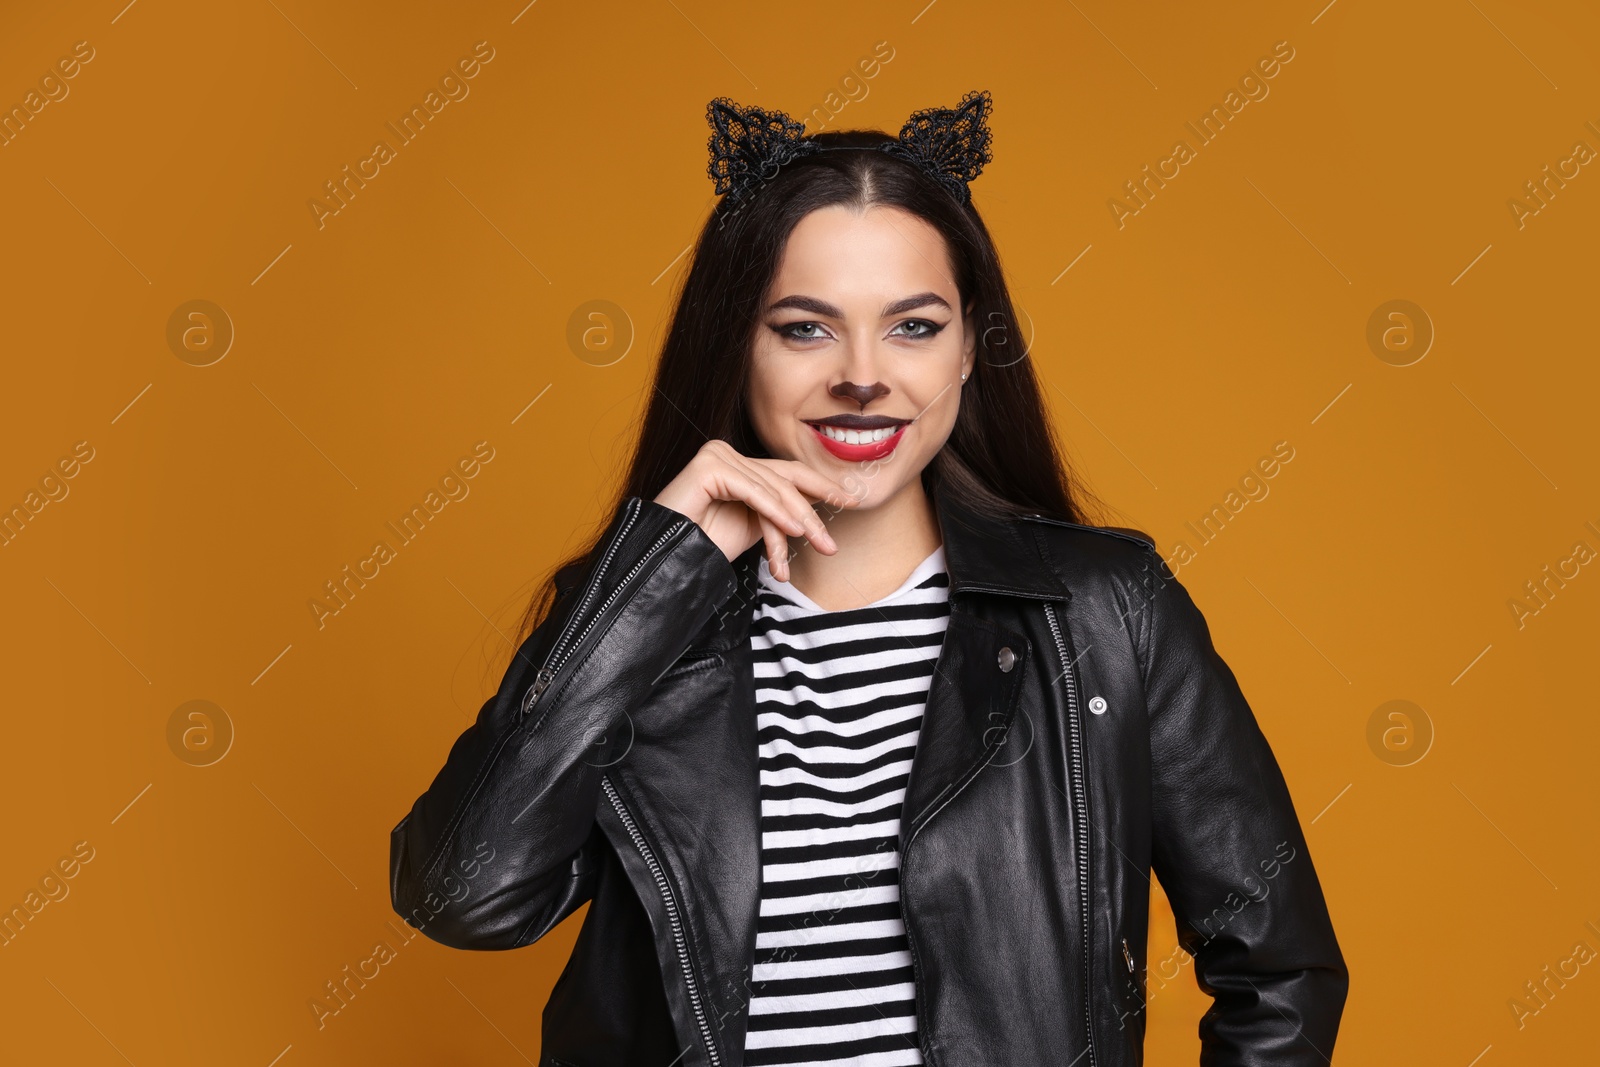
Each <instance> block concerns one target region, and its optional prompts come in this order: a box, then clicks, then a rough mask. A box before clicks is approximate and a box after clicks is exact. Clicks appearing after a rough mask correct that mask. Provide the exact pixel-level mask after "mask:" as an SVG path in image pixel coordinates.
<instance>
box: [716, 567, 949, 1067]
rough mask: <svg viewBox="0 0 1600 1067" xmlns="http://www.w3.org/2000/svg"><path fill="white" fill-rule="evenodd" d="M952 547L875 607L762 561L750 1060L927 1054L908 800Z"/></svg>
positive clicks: (755, 1064)
mask: <svg viewBox="0 0 1600 1067" xmlns="http://www.w3.org/2000/svg"><path fill="white" fill-rule="evenodd" d="M944 564H945V560H944V550H943V548H942V547H941V548H939V549H936V550H935V551H934V552H933V554H932V555H930V556H929V557H928V558H927V559H926V560H924V561H923V562H922V563H921V564H919V565H918V566H917V568H916V569H915V570H914V571H913V572H912V573H911V575H910V576H909V577H908V578H907V579H906V581H905V582H904V583H903V584H902V585H901V587H900V588H899V589H898V590H896V591H895V592H893V593H891V594H890V595H889V596H887V597H884V598H883V599H882V600H879V601H877V602H875V603H873V604H869V605H867V606H866V607H862V608H853V609H850V610H846V611H826V610H824V609H822V608H821V607H820V606H818V605H817V604H816V603H814V602H812V601H811V600H810V599H809V598H807V597H806V596H805V595H804V594H802V593H800V592H799V590H797V589H795V588H794V587H793V586H791V585H790V584H789V583H787V582H777V581H775V580H774V579H773V577H772V575H771V572H770V571H768V569H767V565H766V562H765V561H764V560H763V561H762V564H761V575H760V580H761V585H760V589H759V590H758V592H757V594H756V606H755V615H754V618H753V620H752V628H751V633H750V645H751V652H752V658H753V660H754V667H755V690H756V691H755V696H756V715H757V729H758V736H759V742H760V774H761V910H760V918H759V920H758V924H757V928H756V955H755V971H754V973H753V974H752V975H751V987H752V990H753V997H752V1000H751V1003H750V1015H749V1029H748V1031H747V1035H746V1040H745V1061H744V1062H745V1063H746V1064H748V1065H749V1067H765V1065H770V1064H783V1065H786V1067H794V1065H813V1064H843V1063H850V1064H857V1065H860V1067H904V1065H908V1064H920V1063H922V1062H923V1060H922V1055H921V1053H920V1052H919V1050H918V1048H917V1018H916V1009H915V999H914V997H915V991H914V987H913V983H912V972H911V956H910V950H909V946H908V944H907V942H906V932H905V924H904V922H903V921H902V917H901V912H900V878H899V875H900V854H899V836H900V811H901V805H902V802H903V801H904V799H905V791H906V781H907V777H908V775H909V774H910V771H911V758H912V755H913V753H914V752H915V751H916V746H917V738H918V735H919V733H920V731H921V726H922V713H923V709H924V706H925V704H926V701H927V696H928V691H929V685H930V683H931V681H932V679H933V669H934V663H935V661H936V660H937V658H938V656H939V649H940V646H941V645H942V644H943V642H944V633H945V628H946V626H947V624H948V623H949V584H950V583H949V577H948V575H947V574H946V573H945V565H944Z"/></svg>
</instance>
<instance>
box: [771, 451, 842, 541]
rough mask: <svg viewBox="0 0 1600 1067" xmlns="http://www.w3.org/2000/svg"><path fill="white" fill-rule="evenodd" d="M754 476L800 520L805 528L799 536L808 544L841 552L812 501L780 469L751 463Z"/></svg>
mask: <svg viewBox="0 0 1600 1067" xmlns="http://www.w3.org/2000/svg"><path fill="white" fill-rule="evenodd" d="M749 466H750V467H751V470H752V476H753V477H758V478H761V479H762V480H763V481H764V482H766V484H767V485H768V486H769V487H771V489H772V491H773V492H774V493H776V494H777V495H778V497H779V498H780V499H781V500H782V501H783V502H784V504H785V505H786V506H787V507H788V509H789V513H790V514H791V515H793V516H794V517H795V518H796V519H798V520H799V521H800V522H801V523H802V524H803V526H804V532H803V533H801V534H800V535H798V536H801V537H804V538H805V539H806V541H807V542H808V543H811V544H813V545H814V546H815V547H816V548H817V549H818V550H819V551H821V552H824V553H827V554H830V555H831V554H832V553H834V552H837V551H838V550H839V546H838V545H837V544H836V543H835V542H834V540H833V535H832V534H830V533H829V532H828V528H827V526H826V525H825V524H824V523H823V521H822V519H821V517H820V516H818V515H817V512H816V509H815V508H814V507H812V504H811V501H809V500H807V499H806V497H805V495H804V494H803V493H801V492H800V490H799V488H797V487H796V486H795V484H794V482H792V481H790V480H789V478H788V476H787V475H786V474H785V473H784V472H783V471H782V470H781V469H779V468H777V467H773V466H762V465H761V464H759V463H754V462H752V463H750V464H749Z"/></svg>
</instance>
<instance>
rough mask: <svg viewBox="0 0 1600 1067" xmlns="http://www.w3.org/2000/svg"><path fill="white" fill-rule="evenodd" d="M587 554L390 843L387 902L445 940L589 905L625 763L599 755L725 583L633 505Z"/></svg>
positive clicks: (678, 528)
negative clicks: (602, 815)
mask: <svg viewBox="0 0 1600 1067" xmlns="http://www.w3.org/2000/svg"><path fill="white" fill-rule="evenodd" d="M592 559H593V560H594V562H593V563H592V564H591V566H590V567H589V569H588V572H587V573H586V574H584V575H582V576H580V577H579V578H578V580H577V581H576V583H575V585H573V586H572V587H571V588H569V589H568V590H566V591H564V592H563V593H562V595H560V597H559V599H558V600H557V603H556V605H555V607H554V608H553V609H552V611H551V613H550V615H549V616H548V617H547V618H546V620H545V621H544V622H543V623H541V624H540V625H539V626H538V627H537V628H536V629H535V630H534V632H533V633H532V634H531V635H529V637H528V638H527V639H526V640H525V641H523V643H522V645H521V646H520V647H519V648H518V650H517V653H516V655H515V656H514V657H513V658H512V661H511V665H510V666H509V667H508V668H507V669H506V673H505V676H504V677H503V678H502V680H501V682H500V686H499V689H498V691H497V692H496V693H495V694H494V696H492V697H490V698H489V700H488V701H486V702H485V703H484V705H483V707H482V709H481V710H480V711H479V712H478V717H477V720H476V721H475V722H474V723H473V724H472V725H471V726H469V727H468V728H467V729H466V731H465V732H463V733H462V734H461V735H460V736H459V737H458V738H457V739H456V741H455V744H454V745H453V746H452V747H451V749H450V753H449V756H448V758H447V759H446V760H445V764H444V767H443V768H442V769H440V771H439V772H438V774H437V775H436V776H435V777H434V779H433V783H432V784H431V785H429V787H428V789H427V791H426V792H425V793H423V794H422V795H421V796H420V797H418V798H417V800H416V802H415V803H414V804H413V805H412V806H411V810H410V812H409V813H407V815H406V816H405V817H404V818H403V819H401V820H400V822H399V824H398V825H397V826H395V827H394V829H393V830H392V831H391V832H390V836H389V894H390V901H391V903H392V905H393V907H394V909H395V911H396V912H398V913H399V914H400V915H401V916H402V917H403V918H404V919H405V921H406V922H407V923H408V924H410V925H411V926H413V927H415V928H417V929H419V930H421V931H422V932H423V933H424V934H426V935H427V936H428V937H429V938H431V939H432V940H434V941H438V942H439V943H441V944H444V945H449V946H451V947H453V948H466V949H511V948H518V947H521V946H523V945H527V944H530V943H532V942H534V941H537V940H538V939H539V938H540V937H542V936H544V934H546V933H547V932H549V931H550V930H551V929H552V928H553V927H554V926H555V925H556V924H557V923H559V922H560V921H561V920H562V919H564V918H566V916H567V915H569V914H571V912H572V911H573V910H574V909H575V908H577V907H578V905H580V904H582V903H583V902H584V901H586V900H588V899H590V897H591V896H592V895H593V892H594V885H593V873H594V870H595V856H596V852H595V850H596V849H598V848H601V847H605V846H604V842H603V841H602V840H601V837H600V831H599V829H598V827H597V826H596V825H595V810H596V806H597V803H598V801H599V790H600V778H601V774H602V773H603V766H602V765H604V764H606V763H609V762H611V761H612V760H614V759H616V758H618V757H619V756H620V755H621V753H617V752H612V751H611V750H610V749H609V748H606V747H602V746H604V745H607V744H608V743H609V739H611V738H614V737H617V736H618V735H619V734H620V735H622V736H623V737H626V735H627V733H628V731H627V730H626V729H622V730H618V729H617V727H619V726H621V725H622V724H623V722H624V720H625V719H626V717H627V715H629V714H630V713H631V712H632V711H633V710H634V709H636V708H637V707H638V706H639V705H640V704H641V703H642V702H643V701H644V700H645V698H646V697H647V696H648V694H649V692H650V690H651V689H652V688H653V687H654V685H655V682H656V681H657V680H658V679H659V678H660V676H661V675H662V674H663V673H665V672H666V671H667V670H668V669H669V668H670V667H671V666H672V664H673V663H674V662H675V661H676V660H677V659H678V657H679V656H680V655H682V653H683V652H684V650H685V649H686V648H687V647H688V645H689V643H690V641H691V640H692V639H693V637H694V635H695V634H696V633H698V632H699V631H700V629H701V628H702V626H703V625H704V624H705V623H707V622H709V621H710V618H711V616H712V614H713V613H714V612H715V610H716V609H717V607H718V606H719V605H720V604H722V603H723V602H724V601H725V600H726V599H727V598H728V596H730V595H731V594H732V592H733V588H734V570H733V565H732V564H731V563H730V562H729V561H728V559H727V557H726V556H725V555H723V553H722V550H721V549H720V548H718V547H717V546H716V543H715V542H713V541H712V540H711V539H710V537H709V536H707V535H706V533H705V531H703V530H702V529H701V528H700V527H699V525H698V524H696V523H695V522H693V521H692V520H690V519H689V518H687V517H686V516H684V515H682V514H679V513H678V512H676V511H674V510H672V509H671V508H668V507H666V506H664V505H662V504H658V503H656V502H654V501H652V500H646V499H643V498H641V497H628V498H627V499H626V500H625V501H624V502H623V504H622V506H621V507H619V508H618V510H617V512H616V513H615V514H614V515H613V516H612V518H611V521H610V523H609V525H608V527H607V529H606V532H605V534H604V536H603V537H602V539H601V541H600V544H599V549H598V551H596V552H595V553H594V555H593V557H592ZM558 578H559V576H558ZM558 585H559V581H558Z"/></svg>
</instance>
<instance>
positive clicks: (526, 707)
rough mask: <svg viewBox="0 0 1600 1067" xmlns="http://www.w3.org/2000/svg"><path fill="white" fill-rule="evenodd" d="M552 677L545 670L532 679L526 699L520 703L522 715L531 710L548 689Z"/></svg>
mask: <svg viewBox="0 0 1600 1067" xmlns="http://www.w3.org/2000/svg"><path fill="white" fill-rule="evenodd" d="M552 677H553V676H552V675H551V673H550V671H549V670H548V669H546V670H541V671H540V672H539V674H538V675H537V676H536V677H535V678H534V680H533V686H532V687H531V688H530V689H529V690H528V699H526V700H524V701H523V702H522V713H523V714H524V715H526V714H527V713H528V712H529V711H531V710H532V709H533V705H534V703H535V702H536V701H537V700H538V699H539V697H540V696H541V695H542V694H543V693H544V691H545V690H546V689H548V688H549V687H550V680H551V678H552Z"/></svg>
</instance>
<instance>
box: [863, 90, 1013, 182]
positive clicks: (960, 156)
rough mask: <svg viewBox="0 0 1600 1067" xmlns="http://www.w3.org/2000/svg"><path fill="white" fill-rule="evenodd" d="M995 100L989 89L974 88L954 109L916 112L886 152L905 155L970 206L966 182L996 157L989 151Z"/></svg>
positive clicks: (932, 109)
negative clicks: (989, 121) (989, 122)
mask: <svg viewBox="0 0 1600 1067" xmlns="http://www.w3.org/2000/svg"><path fill="white" fill-rule="evenodd" d="M993 104H994V102H993V100H992V99H991V98H990V96H989V91H988V90H987V89H975V90H973V91H972V92H970V93H968V94H967V95H966V96H963V97H962V98H961V102H960V103H959V104H957V105H956V106H955V107H953V108H945V107H930V108H925V109H923V110H921V111H914V112H912V114H911V117H910V118H909V119H907V120H906V124H905V125H904V126H902V127H901V128H900V140H899V141H898V142H896V143H895V144H892V145H887V146H885V149H884V150H885V151H888V152H892V153H894V154H896V155H902V156H906V157H907V158H909V159H911V160H912V162H915V163H917V164H919V165H920V166H921V167H922V168H923V169H924V170H926V171H928V173H930V174H932V175H933V176H934V177H935V178H937V179H938V180H939V181H940V182H941V183H943V184H944V185H945V187H946V188H948V189H949V190H950V192H951V193H952V194H953V195H954V196H955V198H956V199H957V200H958V201H960V202H961V203H963V204H966V203H970V202H971V200H972V191H971V190H970V189H968V188H967V183H968V182H970V181H972V179H974V178H976V177H977V176H978V175H979V174H981V173H982V172H983V165H984V164H985V163H988V162H990V161H991V160H992V159H993V158H994V156H993V154H992V153H991V152H990V151H989V141H990V137H991V134H990V130H989V127H988V125H986V123H987V122H988V118H989V111H990V109H991V108H992V107H993Z"/></svg>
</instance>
